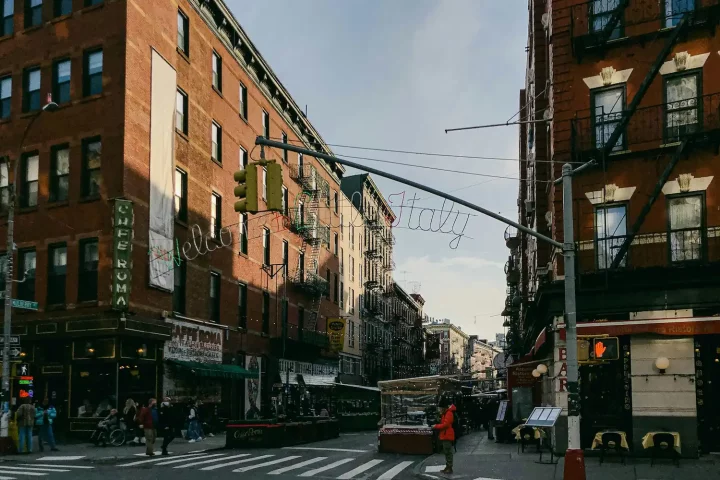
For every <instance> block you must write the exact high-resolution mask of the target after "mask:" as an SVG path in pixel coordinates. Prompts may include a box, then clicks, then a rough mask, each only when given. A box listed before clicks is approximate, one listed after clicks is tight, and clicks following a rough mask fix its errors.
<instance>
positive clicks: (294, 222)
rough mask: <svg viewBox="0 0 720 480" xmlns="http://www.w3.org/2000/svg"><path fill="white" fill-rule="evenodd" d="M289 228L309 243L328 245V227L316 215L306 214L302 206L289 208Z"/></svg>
mask: <svg viewBox="0 0 720 480" xmlns="http://www.w3.org/2000/svg"><path fill="white" fill-rule="evenodd" d="M290 230H291V231H293V232H295V233H297V234H299V235H300V236H301V237H303V238H304V239H305V240H306V241H308V242H309V243H314V242H322V243H324V244H326V245H330V227H329V226H327V225H323V224H322V223H320V222H319V221H318V219H317V215H314V214H306V213H305V212H304V209H303V208H292V209H290Z"/></svg>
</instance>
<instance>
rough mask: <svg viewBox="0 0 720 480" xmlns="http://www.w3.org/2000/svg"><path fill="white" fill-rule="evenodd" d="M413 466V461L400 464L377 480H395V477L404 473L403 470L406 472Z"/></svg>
mask: <svg viewBox="0 0 720 480" xmlns="http://www.w3.org/2000/svg"><path fill="white" fill-rule="evenodd" d="M412 464H413V462H412V461H405V462H400V463H398V464H397V465H395V466H394V467H392V468H391V469H390V470H388V471H387V472H385V473H383V474H382V475H380V476H379V477H378V478H377V480H391V479H393V478H395V476H396V475H397V474H398V473H400V472H402V471H403V470H405V469H406V468H407V467H409V466H410V465H412Z"/></svg>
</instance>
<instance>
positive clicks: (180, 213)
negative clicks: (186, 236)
mask: <svg viewBox="0 0 720 480" xmlns="http://www.w3.org/2000/svg"><path fill="white" fill-rule="evenodd" d="M174 189H175V219H177V220H179V221H181V222H187V194H188V191H187V189H188V186H187V173H185V172H184V171H182V170H180V169H179V168H176V169H175V186H174Z"/></svg>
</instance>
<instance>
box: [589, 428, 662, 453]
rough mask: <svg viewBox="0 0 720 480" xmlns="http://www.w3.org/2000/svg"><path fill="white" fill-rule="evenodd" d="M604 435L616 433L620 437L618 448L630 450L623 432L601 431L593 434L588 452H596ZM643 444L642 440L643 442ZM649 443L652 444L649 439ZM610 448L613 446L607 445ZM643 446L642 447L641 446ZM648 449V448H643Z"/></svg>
mask: <svg viewBox="0 0 720 480" xmlns="http://www.w3.org/2000/svg"><path fill="white" fill-rule="evenodd" d="M604 433H617V434H618V435H620V446H621V447H622V448H624V449H625V450H630V447H629V446H628V443H627V434H626V433H625V432H623V431H622V430H603V431H602V432H597V433H596V434H595V438H593V442H592V446H591V447H590V450H596V449H598V448H600V446H601V445H602V436H603V434H604ZM643 442H644V440H643ZM650 442H652V439H650ZM608 446H610V447H614V445H612V446H611V445H608ZM643 446H644V445H643ZM645 448H648V447H645Z"/></svg>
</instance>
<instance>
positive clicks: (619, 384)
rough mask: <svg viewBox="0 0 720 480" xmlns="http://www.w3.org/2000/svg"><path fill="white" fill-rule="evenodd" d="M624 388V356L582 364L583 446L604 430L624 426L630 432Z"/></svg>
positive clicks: (618, 428) (581, 434) (581, 421)
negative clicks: (595, 363)
mask: <svg viewBox="0 0 720 480" xmlns="http://www.w3.org/2000/svg"><path fill="white" fill-rule="evenodd" d="M624 401H625V392H624V383H623V370H622V360H617V361H612V362H608V363H605V364H598V365H582V366H581V367H580V412H581V417H580V418H581V420H580V439H581V445H582V448H590V447H591V445H592V441H593V438H594V437H595V434H596V433H597V432H599V431H601V430H622V431H624V432H626V433H627V434H628V442H630V438H629V435H630V434H631V431H632V428H631V427H632V425H628V424H627V423H628V421H627V418H626V417H627V415H625V410H624Z"/></svg>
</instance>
